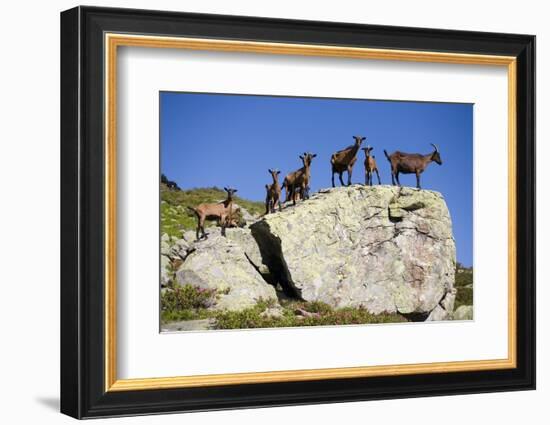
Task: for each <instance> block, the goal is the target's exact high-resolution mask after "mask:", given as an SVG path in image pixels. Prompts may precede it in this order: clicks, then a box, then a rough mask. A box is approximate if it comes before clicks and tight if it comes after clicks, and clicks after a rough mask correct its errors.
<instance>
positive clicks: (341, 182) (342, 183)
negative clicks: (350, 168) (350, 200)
mask: <svg viewBox="0 0 550 425" xmlns="http://www.w3.org/2000/svg"><path fill="white" fill-rule="evenodd" d="M338 177H339V178H340V184H341V185H342V186H345V184H344V179H342V173H338Z"/></svg>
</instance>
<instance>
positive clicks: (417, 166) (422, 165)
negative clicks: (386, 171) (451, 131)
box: [384, 143, 443, 189]
mask: <svg viewBox="0 0 550 425" xmlns="http://www.w3.org/2000/svg"><path fill="white" fill-rule="evenodd" d="M430 145H432V146H433V147H434V151H433V152H432V153H429V154H426V155H422V154H419V153H405V152H399V151H395V152H394V153H392V154H391V155H388V153H387V152H386V150H385V149H384V155H386V158H388V161H389V162H390V164H391V183H392V184H393V185H395V182H397V185H398V186H401V183H399V173H403V174H413V173H414V174H416V187H417V188H418V189H421V187H420V174H422V173H423V172H424V170H425V169H426V167H427V166H428V164H429V163H430V162H432V161H434V162H436V163H437V164H439V165H441V164H443V161H442V160H441V156H440V155H439V149H438V147H437V146H436V145H434V144H433V143H430Z"/></svg>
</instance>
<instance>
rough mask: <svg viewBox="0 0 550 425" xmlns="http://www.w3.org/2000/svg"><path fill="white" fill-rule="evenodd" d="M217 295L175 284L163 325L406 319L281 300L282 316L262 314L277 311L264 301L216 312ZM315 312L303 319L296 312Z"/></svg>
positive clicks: (167, 294) (165, 299) (164, 298)
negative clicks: (205, 321)
mask: <svg viewBox="0 0 550 425" xmlns="http://www.w3.org/2000/svg"><path fill="white" fill-rule="evenodd" d="M218 296H219V294H218V293H216V291H214V290H201V289H198V288H195V287H193V286H190V285H184V286H179V285H175V286H174V287H173V288H172V289H170V290H167V291H164V292H163V294H162V295H161V305H162V309H161V311H162V313H161V320H162V322H163V323H167V322H172V321H180V320H196V319H207V318H213V319H215V325H214V328H215V329H252V328H280V327H297V326H323V325H353V324H367V323H369V324H370V323H396V322H406V321H407V320H406V319H405V318H404V317H403V316H401V315H400V314H395V313H383V314H376V315H375V314H371V313H369V312H368V311H367V310H366V309H363V308H341V309H333V308H332V307H330V306H329V305H328V304H324V303H322V302H306V301H296V300H284V301H281V308H279V309H278V310H280V312H281V314H280V316H267V315H265V314H263V313H264V312H265V311H266V310H267V309H270V308H275V306H276V302H275V301H274V300H267V301H264V300H261V301H259V302H258V303H257V304H256V305H255V306H254V307H251V308H247V309H244V310H241V311H215V310H211V309H209V307H211V306H212V305H213V303H215V301H216V299H217V297H218ZM299 310H301V311H306V312H308V313H312V314H311V315H308V316H304V315H302V314H299V313H297V311H299Z"/></svg>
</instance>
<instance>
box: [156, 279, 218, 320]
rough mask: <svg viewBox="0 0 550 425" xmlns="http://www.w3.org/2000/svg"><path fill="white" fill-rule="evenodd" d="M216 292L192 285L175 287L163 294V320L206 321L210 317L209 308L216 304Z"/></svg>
mask: <svg viewBox="0 0 550 425" xmlns="http://www.w3.org/2000/svg"><path fill="white" fill-rule="evenodd" d="M216 297H217V294H216V291H215V290H212V289H201V288H196V287H194V286H191V285H183V286H181V285H174V286H173V287H172V288H170V289H165V290H163V292H162V293H161V303H160V304H161V320H162V321H163V322H164V323H166V322H172V321H176V320H194V319H206V318H207V317H209V316H210V313H209V311H208V310H207V309H208V307H211V306H212V305H214V303H215V302H216Z"/></svg>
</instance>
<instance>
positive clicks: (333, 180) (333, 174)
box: [332, 170, 334, 187]
mask: <svg viewBox="0 0 550 425" xmlns="http://www.w3.org/2000/svg"><path fill="white" fill-rule="evenodd" d="M332 187H334V170H333V171H332Z"/></svg>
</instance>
